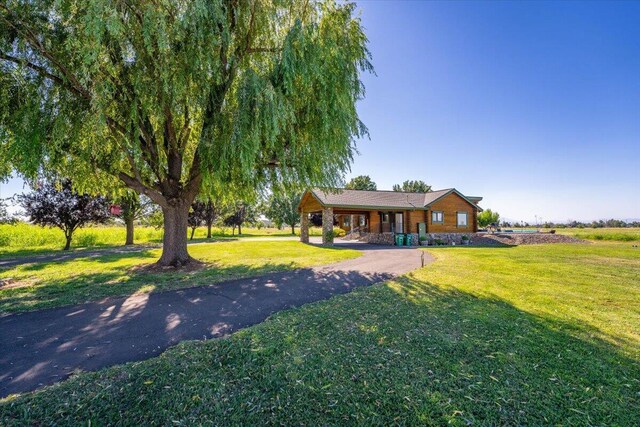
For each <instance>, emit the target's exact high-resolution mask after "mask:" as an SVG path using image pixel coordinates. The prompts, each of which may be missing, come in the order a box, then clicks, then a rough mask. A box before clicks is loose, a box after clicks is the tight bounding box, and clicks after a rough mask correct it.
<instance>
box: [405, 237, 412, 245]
mask: <svg viewBox="0 0 640 427" xmlns="http://www.w3.org/2000/svg"><path fill="white" fill-rule="evenodd" d="M404 242H405V245H406V246H411V234H407V235H405V238H404Z"/></svg>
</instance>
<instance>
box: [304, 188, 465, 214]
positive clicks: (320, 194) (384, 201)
mask: <svg viewBox="0 0 640 427" xmlns="http://www.w3.org/2000/svg"><path fill="white" fill-rule="evenodd" d="M451 192H455V193H457V194H459V195H460V196H461V197H462V198H464V199H465V200H467V201H468V202H469V203H471V204H473V205H475V203H473V202H472V201H471V200H469V199H467V198H466V197H465V196H464V195H462V194H461V193H460V192H459V191H457V190H456V189H455V188H447V189H445V190H438V191H430V192H428V193H403V192H400V191H365V190H346V189H335V190H321V189H313V190H311V193H312V194H313V195H314V196H315V198H316V199H318V201H319V202H320V204H322V205H324V206H332V207H341V208H350V207H354V208H355V207H357V208H370V209H376V208H381V209H387V208H398V209H424V208H425V207H428V206H429V205H430V204H432V203H433V202H435V201H436V200H438V199H440V198H441V197H443V196H445V195H447V194H449V193H451Z"/></svg>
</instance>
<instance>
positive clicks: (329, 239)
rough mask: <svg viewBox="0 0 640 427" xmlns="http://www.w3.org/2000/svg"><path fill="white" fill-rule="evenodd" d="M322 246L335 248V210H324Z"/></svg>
mask: <svg viewBox="0 0 640 427" xmlns="http://www.w3.org/2000/svg"><path fill="white" fill-rule="evenodd" d="M322 244H323V245H325V246H333V208H323V209H322Z"/></svg>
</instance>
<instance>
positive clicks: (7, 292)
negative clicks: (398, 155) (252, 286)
mask: <svg viewBox="0 0 640 427" xmlns="http://www.w3.org/2000/svg"><path fill="white" fill-rule="evenodd" d="M189 253H190V254H191V255H192V256H193V257H195V258H196V259H198V260H200V261H203V262H205V263H207V264H208V265H207V266H206V268H203V269H200V270H197V271H191V272H188V271H187V272H185V271H180V272H171V273H170V272H163V273H144V272H136V270H135V268H137V267H142V266H145V265H149V264H151V263H153V262H155V261H156V260H157V259H158V257H159V256H160V249H149V250H143V251H136V252H129V253H119V254H108V255H101V256H94V257H82V258H78V259H74V260H69V261H56V262H38V263H25V264H22V265H20V266H18V267H15V268H9V269H5V270H0V283H1V282H2V281H3V280H4V281H5V283H8V284H6V285H4V286H0V314H2V313H11V312H19V311H26V310H35V309H41V308H46V307H54V306H60V305H66V304H75V303H80V302H85V301H92V300H96V299H100V298H103V297H106V296H112V295H129V294H132V293H134V292H151V291H159V290H168V289H177V288H183V287H190V286H196V285H202V284H208V283H214V282H219V281H221V280H226V279H230V278H238V277H247V276H255V275H260V274H265V273H268V272H273V271H280V270H286V269H293V268H300V267H308V266H311V265H318V264H329V263H332V262H336V261H340V260H343V259H347V258H352V257H356V256H358V254H359V252H357V251H354V250H347V249H327V248H320V247H317V246H310V245H304V244H302V243H299V242H295V241H282V242H265V241H254V242H252V241H231V242H217V243H203V244H199V245H192V246H190V247H189Z"/></svg>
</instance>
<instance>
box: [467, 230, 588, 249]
mask: <svg viewBox="0 0 640 427" xmlns="http://www.w3.org/2000/svg"><path fill="white" fill-rule="evenodd" d="M472 241H473V244H474V245H481V246H494V245H542V244H549V243H589V242H587V241H586V240H581V239H577V238H575V237H571V236H565V235H563V234H550V233H494V234H490V233H477V234H476V235H475V236H474V237H473V238H472Z"/></svg>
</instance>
